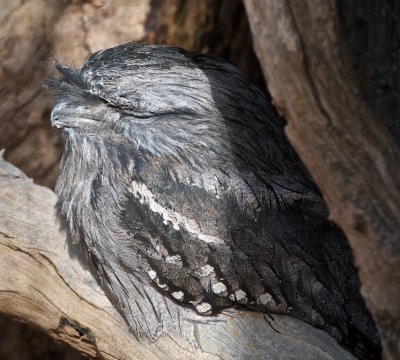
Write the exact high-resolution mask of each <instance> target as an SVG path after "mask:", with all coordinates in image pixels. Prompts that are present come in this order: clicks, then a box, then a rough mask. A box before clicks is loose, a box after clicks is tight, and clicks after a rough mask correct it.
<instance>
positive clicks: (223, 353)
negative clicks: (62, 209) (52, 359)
mask: <svg viewBox="0 0 400 360" xmlns="http://www.w3.org/2000/svg"><path fill="white" fill-rule="evenodd" d="M56 201H57V197H56V195H55V194H54V193H53V192H52V191H51V190H49V189H47V188H44V187H41V186H39V185H35V184H34V183H33V182H32V180H31V179H28V178H27V177H26V176H25V175H24V174H23V173H22V172H20V170H18V169H17V168H15V167H14V166H12V165H10V164H9V163H7V162H6V161H4V160H3V159H0V204H1V205H0V263H1V267H0V313H4V314H6V315H9V316H12V317H14V318H17V319H19V320H21V321H24V322H26V323H29V324H31V325H34V326H36V327H38V328H40V329H41V330H42V331H44V332H46V333H48V334H50V335H51V336H52V337H53V338H54V339H56V340H57V341H61V342H65V343H68V344H69V345H71V346H73V347H74V348H76V349H78V350H79V351H80V352H82V353H83V354H86V355H87V356H89V357H92V358H93V357H97V356H101V357H102V358H104V359H143V358H145V359H221V358H223V359H234V358H236V359H237V358H242V359H244V358H245V359H249V358H254V359H263V358H268V359H327V360H328V359H329V360H332V359H341V360H342V359H354V358H353V356H352V355H350V354H349V353H347V352H346V351H345V350H344V349H342V348H341V347H340V346H339V345H338V344H337V343H336V341H335V340H334V339H332V338H331V337H329V336H328V335H327V334H326V333H325V332H323V331H321V330H318V329H315V328H312V327H311V326H309V325H307V324H305V323H303V322H301V321H299V320H296V319H294V318H290V317H287V316H276V315H274V316H268V315H265V317H264V314H261V313H252V312H243V311H234V310H232V311H229V312H226V313H225V314H222V315H220V316H218V317H214V318H210V317H208V318H207V319H208V320H209V321H210V320H214V321H215V322H214V323H213V324H210V323H209V321H208V322H207V323H204V324H203V323H198V324H196V331H195V332H196V338H197V342H198V344H197V348H195V347H193V346H191V345H190V344H188V343H185V342H184V341H183V340H182V339H177V338H173V337H171V336H163V337H161V338H160V339H159V340H157V341H155V342H153V343H150V342H148V341H146V340H137V339H135V338H134V336H133V335H132V333H130V332H129V330H128V328H127V325H126V324H125V322H124V321H123V319H122V318H121V316H120V315H119V313H118V312H117V311H116V310H115V309H114V308H113V306H112V305H111V303H110V302H109V301H108V299H107V298H106V296H105V295H104V293H103V291H102V290H101V289H100V287H99V285H98V284H97V283H96V281H95V279H94V278H93V276H92V275H91V273H90V272H89V271H87V270H86V269H85V268H84V267H83V266H82V264H81V263H80V261H79V260H78V259H77V258H74V257H71V256H70V253H69V251H68V246H67V241H66V235H65V232H64V231H63V230H62V229H60V224H59V221H58V219H57V215H56V210H55V204H56ZM177 306H178V305H177Z"/></svg>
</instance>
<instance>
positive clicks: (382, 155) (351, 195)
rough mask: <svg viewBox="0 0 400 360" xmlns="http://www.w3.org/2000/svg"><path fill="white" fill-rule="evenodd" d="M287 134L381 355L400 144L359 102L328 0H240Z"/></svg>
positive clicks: (396, 249)
mask: <svg viewBox="0 0 400 360" xmlns="http://www.w3.org/2000/svg"><path fill="white" fill-rule="evenodd" d="M245 4H246V8H247V12H248V16H249V19H250V23H251V27H252V32H253V34H254V41H255V47H256V52H257V54H258V57H259V59H260V62H261V64H262V67H263V70H264V73H265V75H266V78H267V82H268V88H269V91H270V93H271V95H272V97H273V99H274V101H275V103H276V105H277V107H278V109H279V110H280V111H281V113H282V114H283V115H284V116H285V118H286V119H287V121H288V124H289V125H288V127H287V134H288V137H289V139H290V140H291V142H292V143H293V145H294V146H295V148H296V150H297V151H298V153H299V154H300V156H301V157H302V159H303V160H304V162H305V164H306V165H307V167H308V168H309V170H310V171H311V173H312V175H313V176H314V178H315V180H316V181H317V183H318V185H319V186H320V188H321V190H322V192H323V194H324V196H325V199H326V201H327V203H328V205H329V208H330V211H331V216H332V218H333V220H334V221H335V222H336V223H337V224H339V225H340V226H341V228H342V229H343V230H344V232H345V233H346V234H347V236H348V238H349V241H350V244H351V246H352V248H353V252H354V257H355V261H356V264H357V266H358V267H359V275H360V278H361V281H362V292H363V294H364V296H365V298H366V302H367V305H368V307H369V309H370V311H371V313H372V314H373V316H374V318H375V321H376V323H377V326H378V328H379V331H380V334H381V338H382V345H383V348H384V354H385V356H386V358H388V359H389V358H390V359H395V358H397V356H398V354H399V353H400V341H399V337H400V336H399V335H400V322H399V319H400V303H399V299H400V273H399V271H398V269H399V268H400V233H399V228H400V218H399V216H398V214H399V213H400V185H399V182H398V179H399V178H400V170H399V167H398V164H399V163H400V151H399V148H398V146H397V144H396V142H395V140H394V139H393V137H392V136H391V135H390V134H389V133H388V132H387V131H386V129H385V128H384V127H383V126H382V125H381V124H379V122H378V121H377V120H375V119H374V117H373V115H372V114H373V113H372V111H371V110H370V109H369V108H368V107H367V106H366V104H365V102H364V101H363V98H362V94H363V92H361V91H360V90H359V88H358V86H357V85H358V84H359V82H358V80H357V79H356V77H355V76H354V72H353V71H352V70H353V69H352V67H351V63H352V62H351V59H350V58H349V57H348V54H347V53H346V46H345V44H344V42H343V39H342V38H341V36H340V34H341V32H340V23H339V17H338V12H337V8H336V4H335V2H334V1H332V0H331V1H317V0H307V1H303V2H296V1H289V0H286V1H281V0H268V1H267V0H264V1H261V0H260V1H259V0H257V1H256V0H246V1H245Z"/></svg>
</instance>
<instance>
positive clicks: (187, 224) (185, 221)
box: [130, 181, 223, 243]
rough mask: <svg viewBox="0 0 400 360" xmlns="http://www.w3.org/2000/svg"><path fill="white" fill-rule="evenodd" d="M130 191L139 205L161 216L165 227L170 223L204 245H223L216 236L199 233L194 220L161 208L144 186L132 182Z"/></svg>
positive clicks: (198, 227)
mask: <svg viewBox="0 0 400 360" xmlns="http://www.w3.org/2000/svg"><path fill="white" fill-rule="evenodd" d="M130 191H131V193H132V194H133V195H134V196H135V197H136V198H137V199H139V201H140V203H141V204H146V205H148V206H149V208H150V210H151V211H153V212H154V213H157V214H159V215H161V216H162V218H163V223H164V224H165V225H167V224H168V223H171V225H172V227H173V228H174V229H175V230H180V229H181V228H184V229H186V230H187V231H188V232H189V233H191V234H193V235H195V236H197V238H198V239H199V240H202V241H204V242H206V243H212V242H213V243H223V241H222V239H220V238H218V237H216V236H212V235H207V234H204V233H203V232H202V231H201V229H200V226H199V224H198V223H197V222H196V221H195V220H193V219H190V218H188V217H186V216H184V215H181V214H179V213H178V212H176V211H173V210H171V209H167V208H165V207H163V206H161V205H160V204H159V203H158V202H157V201H156V198H155V196H154V194H153V193H152V192H151V191H150V190H149V189H148V188H147V186H146V185H145V184H143V183H139V182H136V181H132V186H131V188H130Z"/></svg>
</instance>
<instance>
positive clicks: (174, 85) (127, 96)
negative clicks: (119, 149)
mask: <svg viewBox="0 0 400 360" xmlns="http://www.w3.org/2000/svg"><path fill="white" fill-rule="evenodd" d="M56 67H57V69H58V70H59V71H60V73H61V74H62V77H63V78H62V79H61V80H51V81H50V82H49V83H48V84H49V86H50V87H51V88H53V89H56V91H57V93H58V95H59V96H58V102H57V104H56V105H55V107H54V109H53V111H52V114H51V122H52V125H53V126H54V127H57V128H61V129H63V132H64V133H65V135H66V136H67V137H68V136H74V137H79V136H85V137H89V138H93V139H99V140H101V139H104V138H106V139H115V141H118V142H124V141H126V142H127V143H129V144H131V145H133V147H134V148H135V149H137V151H146V152H149V153H151V154H152V155H155V156H157V155H160V156H164V155H171V156H173V157H175V158H176V157H179V156H183V154H184V155H185V156H186V157H187V156H190V154H192V155H193V156H196V157H197V158H201V157H202V156H205V154H206V153H207V154H211V153H214V154H217V155H216V156H220V157H221V158H225V160H224V161H226V160H227V156H228V157H229V154H231V153H232V151H229V148H230V147H231V142H232V136H236V137H237V138H238V141H239V142H243V144H246V143H248V144H252V143H254V141H253V140H252V139H251V137H252V136H253V137H257V134H256V132H257V122H258V123H262V122H263V116H265V115H266V113H267V112H268V107H267V102H266V100H265V98H264V96H263V95H262V94H261V92H260V91H259V90H258V89H256V88H255V87H254V86H253V85H251V83H250V82H249V81H248V79H247V78H246V76H245V75H243V74H242V73H241V72H240V71H239V70H238V69H236V68H235V67H234V66H232V65H230V64H229V63H227V62H225V61H224V60H222V59H219V58H217V57H214V56H210V55H201V54H193V53H190V52H187V51H184V50H182V49H179V48H174V47H168V46H153V45H140V44H136V43H129V44H126V45H121V46H118V47H115V48H111V49H108V50H104V51H100V52H97V53H95V54H93V55H92V56H91V57H90V58H89V59H88V60H87V61H86V63H85V64H84V65H83V67H82V69H80V70H73V69H71V68H68V67H66V66H62V65H60V64H59V63H56ZM260 117H261V118H260ZM251 122H255V126H248V125H249V123H251ZM263 125H265V122H264V124H263ZM274 126H275V127H279V126H280V125H277V124H275V125H274ZM274 126H272V127H273V128H272V130H273V131H274V132H275V130H276V129H274ZM252 131H253V132H254V131H255V133H254V134H252V133H251V132H252ZM210 156H211V155H210ZM213 156H214V155H213Z"/></svg>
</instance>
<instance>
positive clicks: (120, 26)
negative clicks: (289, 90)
mask: <svg viewBox="0 0 400 360" xmlns="http://www.w3.org/2000/svg"><path fill="white" fill-rule="evenodd" d="M0 8H1V14H0V58H1V59H2V61H1V64H0V96H1V98H2V102H1V104H0V115H1V116H0V149H2V148H6V149H7V151H6V155H5V156H6V158H7V159H8V160H9V161H11V162H12V163H13V164H16V165H17V166H19V167H21V168H22V169H23V170H24V171H25V172H26V173H27V174H28V175H29V176H30V177H32V178H33V179H34V180H35V182H37V183H39V184H42V185H46V186H49V187H53V186H54V183H55V179H56V177H57V173H58V164H59V160H60V157H61V152H62V150H61V149H62V144H61V142H60V140H59V137H58V135H57V134H56V133H55V132H53V131H52V130H51V128H50V126H49V112H50V109H51V104H50V103H51V99H50V100H49V99H47V96H46V95H45V94H44V92H43V89H42V81H43V80H44V79H46V78H49V77H51V76H53V75H54V73H53V66H52V63H51V61H49V60H50V58H51V57H54V58H56V59H58V60H59V61H60V62H62V63H67V64H70V65H75V66H77V67H78V66H81V65H82V62H83V61H84V60H85V59H86V58H87V57H88V56H89V55H90V54H91V53H93V52H95V51H97V50H100V49H104V48H110V47H113V46H116V45H119V44H122V43H126V42H129V41H139V42H149V43H159V44H160V43H166V44H173V45H176V46H181V47H184V48H186V49H188V50H194V51H198V52H208V51H210V52H212V53H215V54H218V55H220V56H223V57H225V58H227V59H229V60H230V61H232V62H233V63H234V64H236V65H238V66H239V67H241V68H242V69H243V70H244V71H245V72H246V73H247V74H248V75H249V76H250V77H251V78H252V80H253V81H254V82H255V83H256V84H258V85H259V86H261V87H263V86H264V85H263V84H264V81H263V77H262V73H261V70H260V67H259V65H258V63H257V59H256V57H255V55H254V53H253V49H252V44H251V34H250V30H249V27H248V22H247V19H246V14H245V11H244V7H243V4H242V3H241V1H240V0H217V1H215V0H203V1H200V2H197V1H182V0H133V1H132V0H123V1H116V0H91V1H74V0H70V1H67V0H63V1H58V0H52V1H45V0H27V1H14V0H0Z"/></svg>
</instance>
